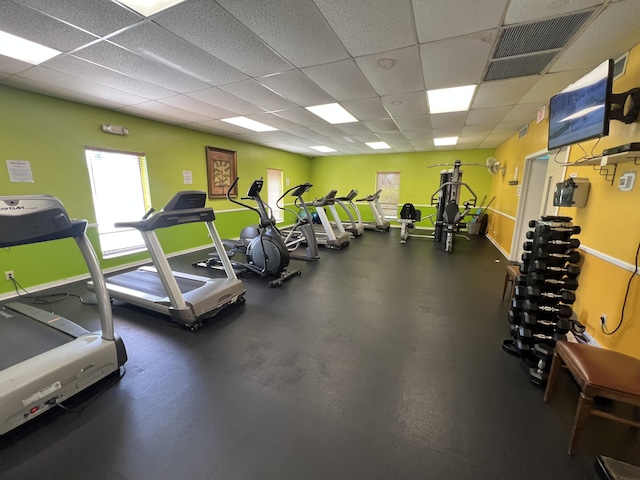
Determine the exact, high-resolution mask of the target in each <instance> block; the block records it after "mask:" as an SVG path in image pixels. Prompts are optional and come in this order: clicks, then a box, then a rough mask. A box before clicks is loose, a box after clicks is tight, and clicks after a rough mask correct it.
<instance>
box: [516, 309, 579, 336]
mask: <svg viewBox="0 0 640 480" xmlns="http://www.w3.org/2000/svg"><path fill="white" fill-rule="evenodd" d="M522 320H523V321H524V323H525V324H526V325H529V326H532V327H533V326H536V327H552V328H554V329H555V330H556V331H557V332H559V333H567V332H568V331H569V330H571V322H570V321H569V320H567V319H566V318H558V319H556V320H545V319H542V318H538V317H536V316H535V315H534V314H533V313H529V312H524V314H523V315H522Z"/></svg>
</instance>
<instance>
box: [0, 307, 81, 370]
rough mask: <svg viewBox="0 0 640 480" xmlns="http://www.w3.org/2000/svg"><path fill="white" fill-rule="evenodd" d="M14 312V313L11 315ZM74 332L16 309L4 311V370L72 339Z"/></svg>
mask: <svg viewBox="0 0 640 480" xmlns="http://www.w3.org/2000/svg"><path fill="white" fill-rule="evenodd" d="M9 315H11V316H9ZM73 339H74V337H72V336H71V335H67V334H66V333H62V332H60V331H59V330H56V329H55V328H51V327H48V326H46V325H44V324H42V323H40V322H38V321H37V320H32V319H31V318H29V317H25V316H23V315H20V314H19V313H16V312H14V311H11V310H8V309H5V308H2V309H1V310H0V370H4V369H5V368H8V367H11V366H12V365H16V364H18V363H20V362H23V361H25V360H28V359H29V358H32V357H35V356H36V355H39V354H41V353H44V352H46V351H48V350H51V349H53V348H56V347H59V346H60V345H64V344H65V343H68V342H71V341H72V340H73Z"/></svg>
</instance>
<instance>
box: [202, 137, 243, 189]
mask: <svg viewBox="0 0 640 480" xmlns="http://www.w3.org/2000/svg"><path fill="white" fill-rule="evenodd" d="M205 149H206V153H207V183H208V185H209V198H225V197H226V195H227V190H229V187H230V186H231V184H232V183H233V181H234V180H235V179H236V177H237V175H238V166H237V163H236V152H234V151H232V150H224V149H222V148H215V147H205ZM229 196H230V197H237V196H238V185H234V187H233V190H232V191H231V192H229Z"/></svg>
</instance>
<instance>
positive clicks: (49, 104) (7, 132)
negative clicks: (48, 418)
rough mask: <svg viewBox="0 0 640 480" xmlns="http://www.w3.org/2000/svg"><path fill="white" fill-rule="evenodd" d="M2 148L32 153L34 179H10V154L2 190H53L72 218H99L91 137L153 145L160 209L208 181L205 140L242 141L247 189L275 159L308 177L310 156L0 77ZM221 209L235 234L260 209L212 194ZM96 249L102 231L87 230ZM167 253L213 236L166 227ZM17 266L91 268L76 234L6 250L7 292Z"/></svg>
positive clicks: (276, 164) (39, 279)
mask: <svg viewBox="0 0 640 480" xmlns="http://www.w3.org/2000/svg"><path fill="white" fill-rule="evenodd" d="M0 105H2V108H1V109H0V131H1V132H2V141H1V142H0V157H1V158H2V159H3V160H28V161H29V162H30V164H31V170H32V172H33V178H34V183H12V182H10V181H9V175H8V171H7V168H6V163H5V162H4V161H3V164H4V165H2V166H1V167H0V195H28V194H42V193H46V194H51V195H55V196H56V197H58V198H59V199H60V200H61V201H62V202H63V204H64V205H65V207H66V209H67V211H68V212H69V215H70V216H71V217H73V218H86V219H87V220H89V222H95V215H94V211H93V203H92V197H91V187H90V182H89V174H88V171H87V166H86V160H85V157H84V149H85V146H91V147H96V148H108V149H114V150H124V151H131V152H141V153H144V154H146V157H147V164H148V169H149V186H150V190H151V200H152V203H153V206H154V207H155V208H156V209H160V208H162V206H163V205H164V204H165V203H166V202H167V201H168V200H169V199H170V198H171V197H172V196H173V195H174V194H175V192H177V191H179V190H205V191H206V190H207V179H206V161H205V146H214V147H219V148H224V149H228V150H235V151H236V152H237V159H238V176H239V177H240V183H239V190H238V193H239V194H240V195H242V194H244V193H246V191H247V190H248V188H249V186H250V184H251V182H252V181H253V180H255V179H256V178H259V177H265V178H266V173H267V168H276V169H282V170H283V173H284V177H285V178H289V179H290V182H291V185H295V184H298V183H303V182H306V181H308V180H309V177H310V172H309V159H308V158H307V157H305V156H302V155H297V154H293V153H287V152H282V151H279V150H274V149H271V148H267V147H262V146H258V145H253V144H249V143H244V142H240V141H236V140H232V139H228V138H224V137H219V136H215V135H211V134H207V133H203V132H198V131H195V130H189V129H186V128H181V127H177V126H173V125H167V124H163V123H159V122H155V121H152V120H147V119H142V118H138V117H133V116H130V115H125V114H121V113H117V112H114V111H110V110H105V109H101V108H95V107H90V106H86V105H81V104H77V103H73V102H68V101H64V100H59V99H55V98H52V97H47V96H43V95H38V94H34V93H30V92H25V91H22V90H17V89H12V88H9V87H3V86H0ZM104 123H108V124H113V125H121V126H125V127H127V128H128V130H129V135H128V136H124V137H123V136H117V135H111V134H107V133H104V132H103V131H102V124H104ZM183 170H191V171H192V174H193V184H191V185H185V184H184V183H183V176H182V172H183ZM208 205H209V206H211V207H213V209H214V210H215V211H217V212H219V211H224V210H236V211H232V212H222V213H220V212H219V213H218V214H217V219H216V227H217V229H218V231H219V232H220V234H221V236H222V237H228V238H229V237H237V236H238V234H239V233H240V229H241V228H242V226H244V225H247V224H249V223H256V220H257V217H256V215H255V214H252V212H250V211H248V210H239V211H238V209H240V207H238V206H237V205H234V204H232V203H230V202H228V201H227V200H226V199H222V200H217V199H216V200H209V202H208ZM89 236H90V238H91V241H92V243H93V244H94V246H95V247H96V250H97V251H98V254H99V255H100V253H99V252H100V249H99V248H98V240H97V232H96V230H95V229H93V228H90V229H89ZM159 237H160V240H161V242H162V245H163V247H164V248H165V251H166V252H167V253H172V252H177V251H182V250H187V249H190V248H194V247H198V246H201V245H207V244H209V243H210V240H209V239H208V235H207V230H206V228H204V227H203V226H202V225H184V226H180V227H176V228H175V229H167V230H164V231H160V232H159ZM146 258H148V256H147V255H146V254H137V255H128V256H125V257H120V258H116V259H109V260H102V259H101V264H102V267H103V268H105V269H106V268H111V267H117V266H119V265H124V264H128V263H131V262H134V261H138V260H141V259H146ZM6 270H13V271H14V273H15V276H16V278H17V280H18V281H19V282H20V283H21V284H22V285H23V286H24V287H25V288H28V287H30V286H34V285H40V284H47V283H51V282H57V281H60V280H62V279H65V278H72V277H75V276H78V275H84V274H85V273H86V267H85V266H84V263H83V262H82V259H81V257H80V255H79V253H78V251H77V248H76V247H75V245H74V242H73V241H71V240H70V241H60V242H56V244H52V243H48V244H41V245H27V246H21V247H13V248H11V249H4V250H0V274H1V275H2V277H1V278H0V294H2V293H5V292H9V291H11V290H12V289H13V284H12V283H11V282H9V281H6V280H5V279H4V271H6Z"/></svg>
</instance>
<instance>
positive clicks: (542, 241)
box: [538, 236, 580, 248]
mask: <svg viewBox="0 0 640 480" xmlns="http://www.w3.org/2000/svg"><path fill="white" fill-rule="evenodd" d="M538 245H561V246H566V247H567V248H578V247H579V246H580V240H578V239H577V238H570V239H569V240H552V239H549V238H547V237H546V236H541V237H538Z"/></svg>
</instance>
